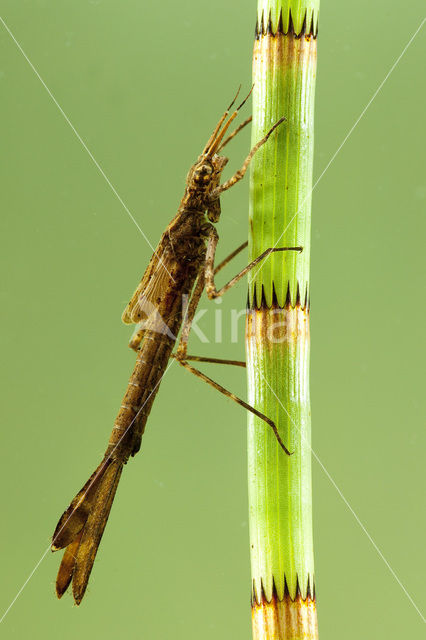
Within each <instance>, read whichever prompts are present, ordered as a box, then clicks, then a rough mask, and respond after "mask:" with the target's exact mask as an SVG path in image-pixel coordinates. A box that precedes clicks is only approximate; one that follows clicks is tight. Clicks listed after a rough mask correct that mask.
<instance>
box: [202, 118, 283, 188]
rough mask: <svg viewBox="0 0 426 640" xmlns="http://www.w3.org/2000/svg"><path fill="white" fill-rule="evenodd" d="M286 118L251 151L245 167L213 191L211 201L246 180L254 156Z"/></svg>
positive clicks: (275, 125) (244, 163) (278, 122)
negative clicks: (245, 176)
mask: <svg viewBox="0 0 426 640" xmlns="http://www.w3.org/2000/svg"><path fill="white" fill-rule="evenodd" d="M285 119H286V118H284V117H283V118H280V119H279V120H278V121H277V122H276V123H275V124H274V125H273V126H272V127H271V128H270V129H269V131H268V133H267V134H266V136H264V137H263V138H262V139H261V140H259V142H257V143H256V144H255V145H254V147H253V148H252V149H251V151H250V153H249V154H248V156H247V158H246V159H245V160H244V162H243V165H242V167H241V169H238V171H236V173H234V175H233V176H232V177H231V178H229V180H227V181H226V182H224V183H223V184H221V185H220V186H219V187H216V189H213V191H212V193H211V195H210V198H211V200H216V198H218V197H219V196H220V194H221V193H223V192H224V191H227V189H230V188H231V187H233V186H234V184H236V183H237V182H239V181H240V180H242V179H243V178H244V175H245V173H246V171H247V169H248V167H249V164H250V162H251V159H252V158H253V156H254V154H255V153H256V151H258V149H260V147H261V146H262V145H263V144H265V142H266V141H267V140H268V138H269V136H270V135H271V133H272V132H273V131H275V129H276V128H277V127H278V126H279V125H280V124H281V123H282V122H284V120H285Z"/></svg>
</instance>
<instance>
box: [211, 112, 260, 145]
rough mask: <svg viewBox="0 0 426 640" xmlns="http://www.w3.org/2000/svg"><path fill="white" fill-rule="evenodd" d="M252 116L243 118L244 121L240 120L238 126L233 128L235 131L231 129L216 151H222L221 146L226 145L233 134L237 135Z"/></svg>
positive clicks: (233, 136)
mask: <svg viewBox="0 0 426 640" xmlns="http://www.w3.org/2000/svg"><path fill="white" fill-rule="evenodd" d="M252 119H253V118H252V116H250V117H249V118H247V120H244V122H242V123H241V124H240V125H238V127H237V128H236V129H235V131H233V132H232V133H231V134H230V135H229V136H228V137H227V138H226V139H225V140H224V141H223V142H222V144H221V145H220V147H218V149H217V153H219V151H222V149H223V147H226V145H227V144H228V142H230V141H231V140H232V138H235V136H236V135H237V133H240V131H241V129H244V127H246V126H247V125H248V124H250V122H251V121H252Z"/></svg>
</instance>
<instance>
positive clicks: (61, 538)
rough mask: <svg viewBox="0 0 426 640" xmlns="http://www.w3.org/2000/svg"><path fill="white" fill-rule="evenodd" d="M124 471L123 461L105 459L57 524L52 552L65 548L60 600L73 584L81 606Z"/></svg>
mask: <svg viewBox="0 0 426 640" xmlns="http://www.w3.org/2000/svg"><path fill="white" fill-rule="evenodd" d="M122 470H123V463H122V462H120V461H118V460H111V458H104V459H103V460H102V462H101V464H100V465H99V466H98V468H97V469H96V471H95V472H94V473H93V474H92V475H91V476H90V478H89V480H88V481H87V482H86V484H85V485H84V487H83V488H82V489H81V490H80V491H79V492H78V493H77V495H76V496H75V498H74V500H73V501H72V502H71V504H70V506H69V507H68V509H67V510H66V511H65V512H64V513H63V514H62V516H61V518H60V520H59V522H58V524H57V525H56V529H55V532H54V534H53V538H52V551H58V550H59V549H65V552H64V555H63V558H62V562H61V565H60V567H59V571H58V576H57V578H56V594H57V596H58V598H61V597H62V596H63V594H64V593H65V591H66V590H67V589H68V587H69V585H70V583H71V582H72V593H73V596H74V600H75V602H76V604H80V602H81V600H82V598H83V596H84V593H85V591H86V587H87V583H88V582H89V577H90V572H91V571H92V567H93V563H94V561H95V557H96V553H97V551H98V547H99V543H100V541H101V538H102V534H103V532H104V529H105V525H106V523H107V520H108V516H109V512H110V510H111V506H112V503H113V500H114V496H115V492H116V490H117V485H118V482H119V480H120V476H121V472H122Z"/></svg>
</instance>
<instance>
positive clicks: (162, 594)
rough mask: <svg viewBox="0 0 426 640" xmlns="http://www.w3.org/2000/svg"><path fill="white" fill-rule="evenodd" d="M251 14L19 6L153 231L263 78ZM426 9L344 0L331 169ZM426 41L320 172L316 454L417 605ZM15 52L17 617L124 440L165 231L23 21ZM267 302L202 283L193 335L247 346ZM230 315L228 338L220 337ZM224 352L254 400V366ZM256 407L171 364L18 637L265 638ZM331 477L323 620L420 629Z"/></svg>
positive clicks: (10, 400)
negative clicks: (256, 528) (63, 527)
mask: <svg viewBox="0 0 426 640" xmlns="http://www.w3.org/2000/svg"><path fill="white" fill-rule="evenodd" d="M255 9H256V3H255V0H252V1H251V2H231V3H230V2H227V1H226V0H217V1H216V2H207V1H206V0H201V1H198V2H195V1H194V0H185V1H182V2H179V3H175V2H167V1H166V2H157V3H153V2H150V3H147V2H140V1H139V2H137V1H136V0H122V1H121V2H113V1H112V0H90V1H83V0H73V1H72V2H71V1H64V0H55V1H54V0H32V1H31V2H30V1H26V0H21V1H19V2H17V1H16V0H3V2H2V11H1V15H2V17H3V19H4V20H5V22H6V24H7V25H8V27H9V28H10V29H11V30H12V32H13V34H14V35H15V37H16V39H17V40H18V41H19V43H20V44H21V46H22V47H23V49H24V51H25V52H26V54H27V55H28V57H29V59H30V60H31V62H32V63H33V64H34V65H35V67H36V68H37V69H38V71H39V73H40V74H41V76H42V78H43V79H44V81H45V82H46V83H47V85H48V87H49V88H50V90H51V91H52V92H53V94H54V95H55V97H56V99H57V100H58V102H59V103H60V105H61V106H62V108H63V109H64V111H65V113H66V114H67V116H68V117H69V118H70V120H71V122H72V123H73V125H74V126H75V127H76V129H77V130H78V132H79V134H80V135H81V136H82V138H83V139H84V140H85V142H86V143H87V145H88V146H89V148H90V150H91V151H92V153H93V154H94V156H95V158H96V160H97V161H98V162H99V163H100V165H101V166H102V168H103V170H104V171H105V173H106V175H107V176H108V178H109V179H110V180H111V182H112V184H113V185H114V187H115V188H116V189H117V191H118V193H119V194H120V196H121V197H122V198H123V200H124V202H125V203H126V205H127V206H128V207H129V210H130V211H131V212H132V214H133V215H134V217H135V218H136V220H137V221H138V223H139V224H140V226H141V227H142V228H143V230H144V232H145V233H146V235H147V236H148V237H149V239H150V240H151V242H152V243H153V244H155V243H156V242H157V240H158V237H159V235H160V233H161V232H162V230H163V228H164V227H165V225H166V224H167V223H168V221H169V219H170V218H171V216H172V215H173V214H174V212H175V210H176V208H177V205H178V203H179V200H180V197H181V195H182V191H183V186H184V180H185V175H186V172H187V169H188V167H189V165H190V164H191V162H192V161H193V160H194V158H195V157H196V156H197V154H198V153H199V151H200V149H201V145H202V144H203V143H204V141H205V139H206V138H207V136H208V134H209V133H210V130H211V129H212V126H213V125H214V123H215V121H216V119H217V117H218V115H219V114H220V113H221V112H222V110H223V108H224V106H225V105H226V103H227V102H229V98H230V96H232V94H233V93H234V92H235V88H236V87H237V85H238V84H239V83H240V82H241V83H243V86H244V87H245V88H247V87H248V86H249V85H250V75H251V50H252V40H253V29H254V22H255V13H256V12H255ZM423 11H424V5H423V2H422V1H421V0H412V2H410V3H409V5H407V6H406V7H405V8H404V11H401V9H400V8H399V7H397V6H394V7H392V6H391V4H390V3H389V2H387V1H385V0H377V1H376V2H375V3H371V2H367V0H361V1H360V2H357V3H351V4H349V3H342V2H337V0H333V1H332V2H330V1H329V2H327V1H326V0H324V1H323V3H322V7H321V16H320V38H319V64H318V76H317V97H316V155H315V175H316V176H317V177H318V176H319V175H320V174H321V172H322V170H323V169H324V167H325V166H326V164H327V162H328V160H329V159H330V157H331V156H332V155H333V153H334V152H335V151H336V149H337V148H338V147H339V145H340V144H341V142H342V140H343V139H344V137H345V135H346V133H347V132H348V130H349V129H350V127H351V126H352V125H353V123H354V122H355V120H356V118H357V117H358V116H359V114H360V112H361V111H362V109H363V108H364V106H365V105H366V104H367V102H368V101H369V100H370V98H371V96H372V94H373V92H374V91H375V90H376V88H377V86H378V85H379V83H380V82H381V81H382V80H383V78H384V76H385V75H386V73H387V72H388V70H389V69H390V67H391V65H392V64H393V62H394V61H395V59H396V58H397V56H398V55H399V54H400V52H401V51H402V49H403V47H404V46H405V45H406V43H407V42H408V40H409V38H410V37H411V35H412V34H413V33H414V31H415V30H416V28H417V27H418V26H419V24H420V21H421V19H422V17H423ZM425 36H426V33H425V30H424V29H423V31H422V32H421V33H420V34H419V35H418V36H417V38H416V39H415V41H414V42H413V44H412V45H411V47H410V48H409V50H408V51H407V53H406V55H405V56H404V57H403V59H402V60H401V62H400V63H399V64H398V66H397V67H396V69H395V71H394V72H393V74H392V75H391V76H390V78H389V79H388V80H387V82H386V84H385V85H384V87H383V90H382V91H381V92H380V94H379V95H378V97H377V98H376V99H375V100H374V102H373V104H372V105H371V107H370V108H369V110H368V111H367V113H366V115H365V117H364V118H363V119H362V120H361V122H360V124H359V125H358V126H357V127H356V129H355V131H354V132H353V134H352V135H351V137H350V138H349V140H348V141H347V143H346V144H345V145H344V147H343V149H342V150H341V151H340V153H339V154H338V156H337V158H336V159H335V161H334V162H333V164H332V165H331V167H330V168H329V170H328V171H327V173H326V174H325V176H324V177H323V178H322V179H321V182H320V183H319V184H318V186H317V188H316V189H315V191H314V198H313V233H312V235H313V238H312V239H313V244H312V247H313V250H312V316H311V318H312V376H311V390H312V409H313V447H314V450H315V452H316V454H317V455H318V457H319V458H320V460H321V461H322V463H323V464H324V466H325V467H326V469H327V471H328V473H329V474H330V475H331V477H332V478H333V480H334V481H335V482H336V483H337V485H338V487H339V488H340V490H341V491H342V493H343V495H344V496H345V498H346V499H347V501H348V502H349V503H350V505H351V507H352V508H353V509H354V511H355V512H356V513H357V515H358V517H359V519H360V521H361V522H362V523H363V524H364V526H365V527H366V529H367V530H368V532H369V533H370V535H371V536H372V538H373V539H374V540H375V541H376V543H377V545H378V546H379V548H380V549H381V551H382V552H383V554H384V555H385V557H386V558H387V560H388V561H389V563H390V565H391V566H392V568H393V569H394V571H395V573H396V574H397V575H398V577H399V578H400V580H401V581H402V583H403V584H404V585H405V587H406V588H407V590H408V592H409V593H410V594H411V595H412V597H413V599H414V600H415V601H416V603H417V604H418V605H419V606H420V607H423V606H424V602H425V591H424V560H425V554H424V543H423V542H424V531H425V528H424V527H425V512H424V506H425V505H424V499H423V496H424V450H425V444H426V443H425V439H424V430H423V429H422V428H421V423H422V421H421V415H422V405H423V397H424V381H423V380H422V374H423V373H424V361H425V354H424V348H423V347H424V345H422V339H423V332H424V329H423V325H424V320H423V319H422V318H423V313H424V310H425V309H424V304H423V298H424V289H423V287H424V278H423V276H422V274H421V258H422V255H423V254H424V237H425V233H426V226H425V222H424V217H423V216H422V215H421V214H422V209H423V208H424V205H425V199H426V183H425V176H424V138H423V139H422V135H423V131H424V99H425V86H424V84H423V83H421V82H420V78H421V76H422V74H423V71H422V64H423V63H424V55H425V50H426V42H425ZM0 47H1V64H0V87H1V104H0V113H1V117H0V122H1V138H2V153H1V175H2V189H1V201H2V202H1V210H2V216H1V226H2V230H1V253H0V256H1V261H2V265H1V270H2V283H1V289H0V290H1V301H2V305H1V310H2V327H1V333H0V338H1V354H2V358H1V364H2V374H1V375H2V379H1V393H2V402H1V413H2V418H1V420H2V447H1V448H2V463H1V466H0V474H1V485H0V486H1V505H2V527H1V538H2V541H1V558H2V559H1V610H2V611H4V610H5V609H6V608H7V607H8V606H9V604H10V603H11V601H12V600H13V598H14V597H15V595H16V594H17V592H18V590H19V589H20V588H21V586H22V585H23V584H24V582H25V581H26V580H27V578H28V577H29V575H30V574H31V572H32V571H33V569H34V568H35V567H36V564H37V562H38V561H39V560H40V558H41V557H42V555H43V553H44V552H45V551H46V549H47V547H48V545H49V538H50V535H51V533H52V531H53V529H54V526H55V524H56V521H57V519H58V517H59V515H60V514H61V513H62V511H63V510H64V508H65V507H66V506H67V505H68V503H69V501H70V499H71V498H72V497H73V495H74V494H75V492H76V491H77V490H78V489H79V488H80V486H81V485H82V484H83V482H84V481H85V480H86V479H87V477H88V475H89V473H91V472H92V470H93V469H94V468H95V466H96V464H97V463H98V461H99V460H100V457H101V455H102V453H103V451H104V448H105V445H106V441H107V438H108V435H109V432H110V429H111V427H112V424H113V420H114V417H115V414H116V411H117V408H118V406H119V404H120V401H121V396H122V393H123V391H124V388H125V385H126V382H127V378H128V375H129V373H130V370H131V368H132V366H133V362H134V357H133V355H132V353H131V352H130V351H129V350H128V349H127V346H126V345H127V339H128V337H129V329H128V328H126V327H125V326H124V325H122V324H121V322H120V314H121V311H122V308H123V306H124V304H125V302H126V301H127V299H128V297H129V294H130V293H131V292H132V291H133V288H134V286H135V285H136V283H137V281H138V279H139V276H140V274H141V273H142V271H143V269H144V267H145V265H146V263H147V261H148V260H149V258H150V256H151V249H150V248H149V246H148V244H147V242H146V241H145V240H144V239H143V237H142V236H141V235H140V233H139V232H138V230H137V229H136V227H135V225H134V224H133V222H132V221H131V220H130V218H129V216H128V214H127V213H126V211H125V210H124V208H123V207H122V205H121V204H120V203H119V201H118V200H117V198H116V197H115V196H114V194H113V192H112V191H111V189H110V187H109V186H108V184H107V183H106V182H105V180H104V178H103V177H102V176H101V175H100V174H99V171H98V170H97V169H96V167H95V166H94V164H93V162H92V160H91V159H90V158H89V156H88V154H87V153H86V152H85V150H84V149H83V148H82V146H81V144H80V143H79V141H78V140H77V139H76V137H75V135H74V134H73V132H72V130H71V129H70V127H69V125H68V124H67V123H66V122H65V120H64V118H63V116H62V115H61V114H60V112H59V111H58V109H57V107H56V106H55V105H54V103H53V102H52V100H51V98H50V97H49V95H48V94H47V93H46V91H45V89H44V88H43V86H42V84H41V83H40V80H39V79H38V78H37V77H36V75H35V73H34V72H33V70H32V69H31V68H30V66H29V65H28V63H27V62H26V61H25V59H24V57H23V56H22V54H21V53H20V51H19V50H18V48H17V45H16V44H15V43H14V42H13V40H12V39H11V37H10V36H9V35H8V33H7V32H6V31H5V28H4V27H3V26H2V25H0ZM422 59H423V63H422ZM249 108H250V107H248V109H246V113H247V111H248V110H249ZM248 147H249V132H246V133H245V134H244V135H241V138H240V139H239V140H236V141H235V143H233V146H232V147H230V148H229V153H230V155H231V162H230V167H231V168H229V169H228V174H229V173H230V171H231V170H232V169H235V168H237V166H239V164H240V162H241V160H242V158H243V156H244V154H245V153H246V152H247V150H248ZM247 198H248V181H246V182H245V184H241V185H240V186H239V187H236V188H235V189H234V190H232V192H230V193H228V194H225V196H224V197H223V204H222V210H223V215H222V221H221V223H220V228H219V232H220V234H221V245H220V251H219V256H220V257H221V256H224V255H226V254H227V253H228V252H229V251H231V250H232V249H233V248H234V247H235V246H236V245H237V244H239V243H241V242H242V241H243V240H244V238H245V237H246V235H247V209H248V205H247ZM244 261H245V258H244V257H241V260H240V262H239V264H235V265H234V266H233V267H232V268H231V267H230V268H229V270H228V272H227V275H228V274H229V275H231V274H232V275H233V273H234V272H236V270H237V268H238V267H239V266H242V265H243V264H244ZM224 278H225V275H224V276H223V279H224ZM245 300H246V283H241V284H240V285H239V287H238V288H236V289H235V290H234V291H232V292H230V293H229V294H228V296H227V297H226V298H224V300H223V302H222V303H221V305H220V306H217V305H216V304H214V303H209V304H206V303H205V302H203V304H202V307H203V308H209V310H210V311H209V313H208V314H205V315H204V316H203V318H202V320H201V321H200V328H202V329H203V331H204V332H205V333H206V335H207V336H208V337H209V340H210V343H209V344H201V343H200V341H199V340H198V339H197V338H196V337H193V340H192V346H191V351H192V352H196V353H199V354H206V355H208V354H211V355H213V354H214V355H216V356H222V357H227V358H233V357H236V358H238V357H243V354H244V320H243V318H241V319H240V333H239V339H238V343H234V342H232V336H231V332H230V328H229V315H230V313H231V310H232V309H237V310H240V309H243V308H244V305H245ZM219 310H221V312H222V314H223V341H222V344H214V318H215V313H216V312H219ZM422 312H423V313H422ZM206 370H207V367H206ZM209 371H210V373H211V375H213V376H214V377H215V378H216V379H218V380H220V381H221V382H222V383H223V384H225V385H227V386H229V387H230V388H232V389H233V390H234V391H235V392H237V393H239V394H242V395H244V394H245V377H244V373H243V372H242V371H241V370H233V369H232V370H230V371H227V370H225V369H224V368H221V367H217V368H215V367H213V368H212V367H210V369H209ZM245 424H246V417H245V415H244V412H243V410H241V408H240V407H238V406H234V405H233V404H232V403H231V402H229V401H228V400H226V399H224V398H222V397H221V396H219V395H218V394H217V393H216V392H215V391H214V390H213V389H211V388H209V387H207V386H206V385H204V384H203V383H202V382H201V381H199V380H197V379H195V378H193V377H192V376H190V375H189V374H187V373H186V372H185V371H183V370H181V369H179V368H178V367H177V366H172V368H171V369H170V371H169V373H168V374H167V375H166V377H165V379H164V381H163V384H162V387H161V390H160V393H159V396H158V398H157V401H156V403H155V405H154V409H153V411H152V414H151V417H150V420H149V423H148V428H147V432H146V434H145V437H144V440H143V450H142V452H141V453H140V454H139V456H138V457H137V458H136V459H135V460H132V461H131V462H130V463H129V464H128V466H127V468H126V470H125V473H124V475H123V479H122V481H121V483H120V487H119V490H118V494H117V498H116V503H115V504H114V507H113V510H112V515H111V518H110V521H109V523H108V526H107V529H106V533H105V536H104V539H103V541H102V545H101V549H100V552H99V555H98V558H97V560H96V564H95V569H94V572H93V575H92V579H91V582H90V585H89V590H88V593H87V595H86V597H85V600H84V601H83V604H82V605H81V607H80V608H79V609H77V608H76V607H74V606H73V604H72V600H71V598H70V597H69V596H66V597H64V598H63V600H62V601H61V602H58V601H57V600H56V598H55V595H54V579H55V575H56V571H57V567H58V563H59V561H60V557H59V555H52V554H50V552H49V553H48V554H47V555H46V557H45V558H44V559H43V560H42V562H41V563H40V565H39V566H38V568H37V570H36V571H35V573H34V575H33V576H32V577H31V579H30V580H29V582H28V584H27V585H26V587H25V589H24V591H23V592H22V594H21V595H20V597H19V598H18V600H17V601H16V602H15V604H14V606H13V607H12V608H11V610H10V611H9V614H8V616H7V617H6V619H5V620H4V622H3V629H2V630H3V633H4V637H8V638H26V637H31V638H43V639H44V640H50V639H53V638H56V637H58V635H59V636H60V637H61V638H64V639H70V638H76V637H79V638H92V637H95V638H100V637H102V638H103V639H104V640H107V639H110V638H115V637H117V636H120V637H121V636H126V637H128V638H135V639H136V638H152V639H157V638H158V639H163V638H186V639H193V638H194V639H195V638H203V639H205V640H208V639H210V638H211V639H213V638H214V639H216V638H218V637H221V638H249V637H250V634H251V631H250V606H249V605H250V602H249V598H250V573H249V550H248V529H247V482H246V435H245ZM313 474H314V539H315V558H316V575H317V595H318V611H319V625H320V635H321V637H322V638H327V639H328V640H334V639H336V640H337V639H340V638H342V637H344V638H345V639H346V640H351V639H352V638H353V639H355V638H357V639H358V638H360V637H362V638H375V639H381V638H386V639H388V638H408V637H413V638H414V637H419V635H420V631H421V629H422V621H421V617H420V616H419V614H418V613H417V612H416V610H415V609H414V607H413V606H412V604H411V603H410V602H409V600H408V598H407V597H406V595H405V594H404V592H403V590H402V589H401V587H400V586H399V585H398V584H397V582H396V580H395V579H394V577H393V576H392V575H391V573H390V572H389V569H388V568H387V567H386V565H385V563H384V562H383V560H382V559H381V558H380V557H379V556H378V554H377V552H376V551H375V550H374V548H373V547H372V545H371V542H370V541H369V540H368V538H367V536H366V535H365V533H364V532H363V531H362V530H361V528H360V526H359V524H358V523H357V522H356V520H355V518H354V516H353V515H352V513H351V512H350V511H349V510H348V508H347V506H346V505H345V504H344V502H343V501H342V498H341V497H340V496H339V494H338V492H337V491H336V488H335V487H334V486H333V485H332V483H331V482H330V480H329V479H328V478H327V476H326V474H325V473H324V471H323V470H322V469H321V467H320V465H319V464H317V462H315V461H314V463H313ZM422 541H423V542H422ZM422 565H423V568H422Z"/></svg>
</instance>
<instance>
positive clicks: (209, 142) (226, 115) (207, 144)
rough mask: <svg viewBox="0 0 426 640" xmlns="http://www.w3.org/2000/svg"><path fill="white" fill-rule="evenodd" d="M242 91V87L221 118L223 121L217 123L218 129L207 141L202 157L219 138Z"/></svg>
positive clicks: (215, 129) (216, 128)
mask: <svg viewBox="0 0 426 640" xmlns="http://www.w3.org/2000/svg"><path fill="white" fill-rule="evenodd" d="M240 91H241V85H240V86H239V87H238V89H237V93H236V94H235V96H234V99H233V100H232V102H231V104H230V105H229V107H227V108H226V111H225V113H224V114H223V116H222V117H221V119H220V120H219V122H218V123H217V125H216V127H215V128H214V131H213V133H212V135H211V136H210V138H209V139H208V140H207V143H206V146H205V147H204V149H203V151H202V155H205V154H206V153H207V150H208V149H209V147H210V145H211V144H212V143H213V141H214V139H215V138H216V136H217V134H218V132H219V130H220V128H221V126H222V124H223V123H224V121H225V120H226V118H227V117H228V116H229V112H230V111H231V109H232V107H233V106H234V104H235V101H236V99H237V98H238V94H239V93H240Z"/></svg>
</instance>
